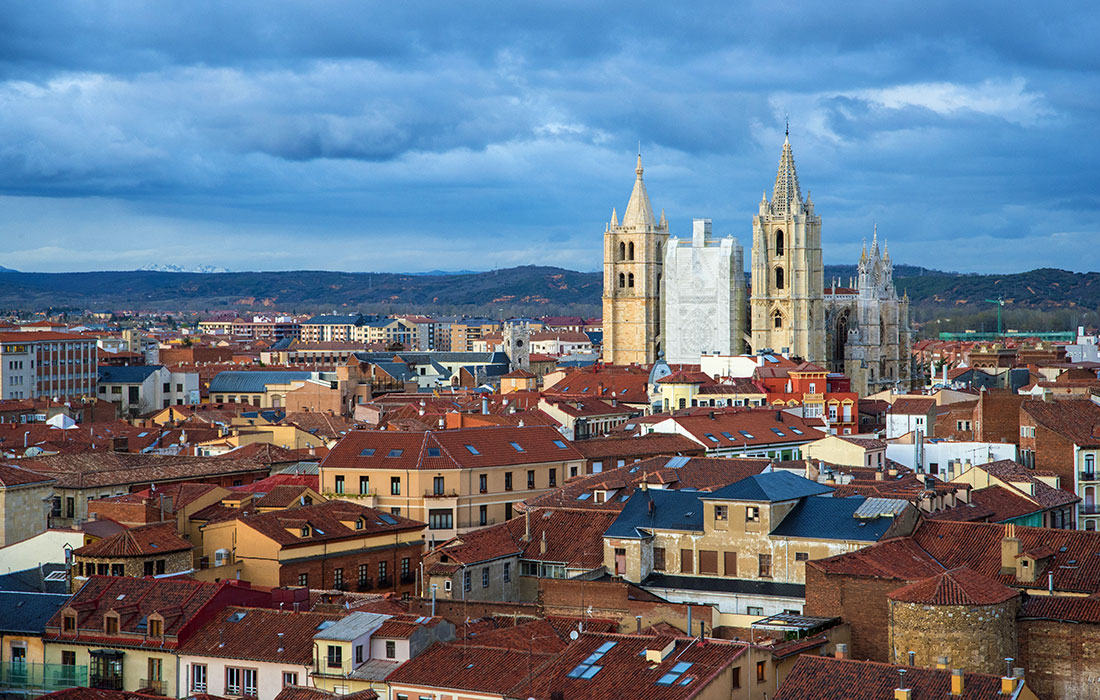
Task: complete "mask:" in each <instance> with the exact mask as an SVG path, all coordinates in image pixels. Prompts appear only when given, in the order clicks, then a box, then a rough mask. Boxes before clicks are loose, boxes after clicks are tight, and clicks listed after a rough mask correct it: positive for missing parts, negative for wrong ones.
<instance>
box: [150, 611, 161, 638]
mask: <svg viewBox="0 0 1100 700" xmlns="http://www.w3.org/2000/svg"><path fill="white" fill-rule="evenodd" d="M163 634H164V620H162V619H160V618H159V617H153V616H149V636H150V637H160V636H162V635H163Z"/></svg>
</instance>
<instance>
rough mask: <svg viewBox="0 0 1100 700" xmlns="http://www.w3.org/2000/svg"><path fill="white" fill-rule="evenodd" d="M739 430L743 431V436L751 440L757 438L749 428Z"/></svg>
mask: <svg viewBox="0 0 1100 700" xmlns="http://www.w3.org/2000/svg"><path fill="white" fill-rule="evenodd" d="M737 432H739V433H741V435H742V437H745V438H747V439H749V440H755V439H756V437H755V436H754V435H753V434H752V433H750V432H749V431H747V430H738V431H737Z"/></svg>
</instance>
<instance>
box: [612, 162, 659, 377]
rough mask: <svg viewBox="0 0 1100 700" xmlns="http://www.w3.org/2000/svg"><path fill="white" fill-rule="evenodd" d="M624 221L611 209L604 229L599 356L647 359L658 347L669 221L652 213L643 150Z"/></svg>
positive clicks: (621, 361) (628, 360) (627, 361)
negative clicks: (600, 344)
mask: <svg viewBox="0 0 1100 700" xmlns="http://www.w3.org/2000/svg"><path fill="white" fill-rule="evenodd" d="M634 172H635V173H636V175H637V178H636V179H635V180H634V191H632V192H631V193H630V202H628V203H627V205H626V211H625V212H624V213H623V221H622V224H620V223H619V221H618V217H617V215H616V213H615V211H614V210H612V211H611V221H610V222H609V223H608V224H607V226H606V227H605V228H604V234H603V329H604V333H603V360H604V362H608V363H611V364H616V365H625V364H630V363H638V364H651V363H653V362H655V361H656V360H657V353H658V352H659V351H660V349H661V348H660V342H661V340H660V327H661V260H662V256H663V255H664V248H665V241H666V240H667V239H668V222H667V221H665V215H664V213H663V212H662V213H661V220H660V221H658V220H657V219H656V218H655V217H654V216H653V207H652V206H650V204H649V195H648V194H647V193H646V189H645V183H644V182H643V181H642V156H641V154H638V166H637V168H636V169H635V170H634Z"/></svg>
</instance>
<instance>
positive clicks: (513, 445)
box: [508, 442, 527, 452]
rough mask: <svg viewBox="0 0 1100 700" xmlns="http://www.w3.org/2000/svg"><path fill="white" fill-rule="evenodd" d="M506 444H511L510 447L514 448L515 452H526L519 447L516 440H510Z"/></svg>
mask: <svg viewBox="0 0 1100 700" xmlns="http://www.w3.org/2000/svg"><path fill="white" fill-rule="evenodd" d="M508 444H509V445H511V446H512V449H513V450H515V451H516V452H526V451H527V450H525V449H523V448H522V447H520V446H519V443H518V442H510V443H508Z"/></svg>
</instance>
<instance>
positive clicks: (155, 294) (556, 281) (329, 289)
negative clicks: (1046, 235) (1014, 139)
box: [0, 265, 1100, 330]
mask: <svg viewBox="0 0 1100 700" xmlns="http://www.w3.org/2000/svg"><path fill="white" fill-rule="evenodd" d="M855 274H856V270H855V267H854V266H852V265H836V266H833V265H827V266H826V268H825V279H826V284H830V283H831V281H832V279H834V278H839V279H840V282H841V284H842V285H847V284H848V281H849V278H851V277H853V276H855ZM894 280H895V283H896V285H897V288H898V292H899V293H901V292H905V291H907V292H908V294H909V297H910V299H911V300H912V308H913V317H914V320H915V321H917V322H922V323H923V322H927V321H932V320H941V321H943V320H945V319H953V320H951V323H952V324H954V325H958V326H960V327H979V326H980V327H982V328H985V329H986V330H992V329H993V328H995V311H994V305H993V304H989V303H987V302H986V300H987V299H996V298H998V297H1003V298H1004V300H1005V302H1006V306H1005V307H1004V310H1005V318H1006V327H1010V326H1011V325H1012V324H1013V323H1016V324H1024V327H1028V328H1031V329H1034V330H1039V328H1038V327H1037V326H1039V325H1052V324H1053V325H1054V326H1057V327H1062V326H1067V324H1075V323H1085V322H1086V320H1087V319H1089V318H1092V316H1090V314H1094V313H1095V312H1096V310H1097V309H1098V308H1100V273H1095V272H1089V273H1075V272H1066V271H1064V270H1055V269H1049V268H1044V269H1039V270H1032V271H1030V272H1023V273H1018V274H1011V275H976V274H959V273H954V272H939V271H936V270H929V269H926V268H921V267H912V266H905V265H899V266H898V267H896V268H895V270H894ZM601 292H602V279H601V273H598V272H575V271H572V270H564V269H561V268H556V267H539V266H525V267H514V268H508V269H503V270H492V271H489V272H468V271H465V270H463V271H460V272H450V273H443V272H434V273H431V274H397V273H349V272H323V271H298V272H222V273H219V274H205V273H191V272H161V271H141V270H139V271H132V272H72V273H38V272H15V271H11V270H4V271H0V309H16V310H23V311H36V310H42V309H47V308H53V309H58V308H69V309H77V310H82V309H93V310H123V309H137V310H160V311H186V310H199V311H214V310H224V309H239V310H240V311H242V312H247V311H249V310H253V311H261V310H263V309H277V310H280V311H288V312H303V313H308V312H315V311H322V310H324V311H331V310H333V309H336V310H340V309H343V310H353V309H354V310H361V311H365V312H369V311H411V310H419V311H424V312H431V313H439V314H447V313H479V314H487V315H491V316H497V315H498V314H501V313H504V314H520V313H523V314H566V313H568V314H571V315H592V316H598V315H599V314H600V297H601ZM1083 319H1085V320H1083ZM965 324H970V325H969V326H966V325H965ZM991 324H994V325H991ZM953 329H954V328H953V327H947V326H944V327H942V328H941V330H953Z"/></svg>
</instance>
